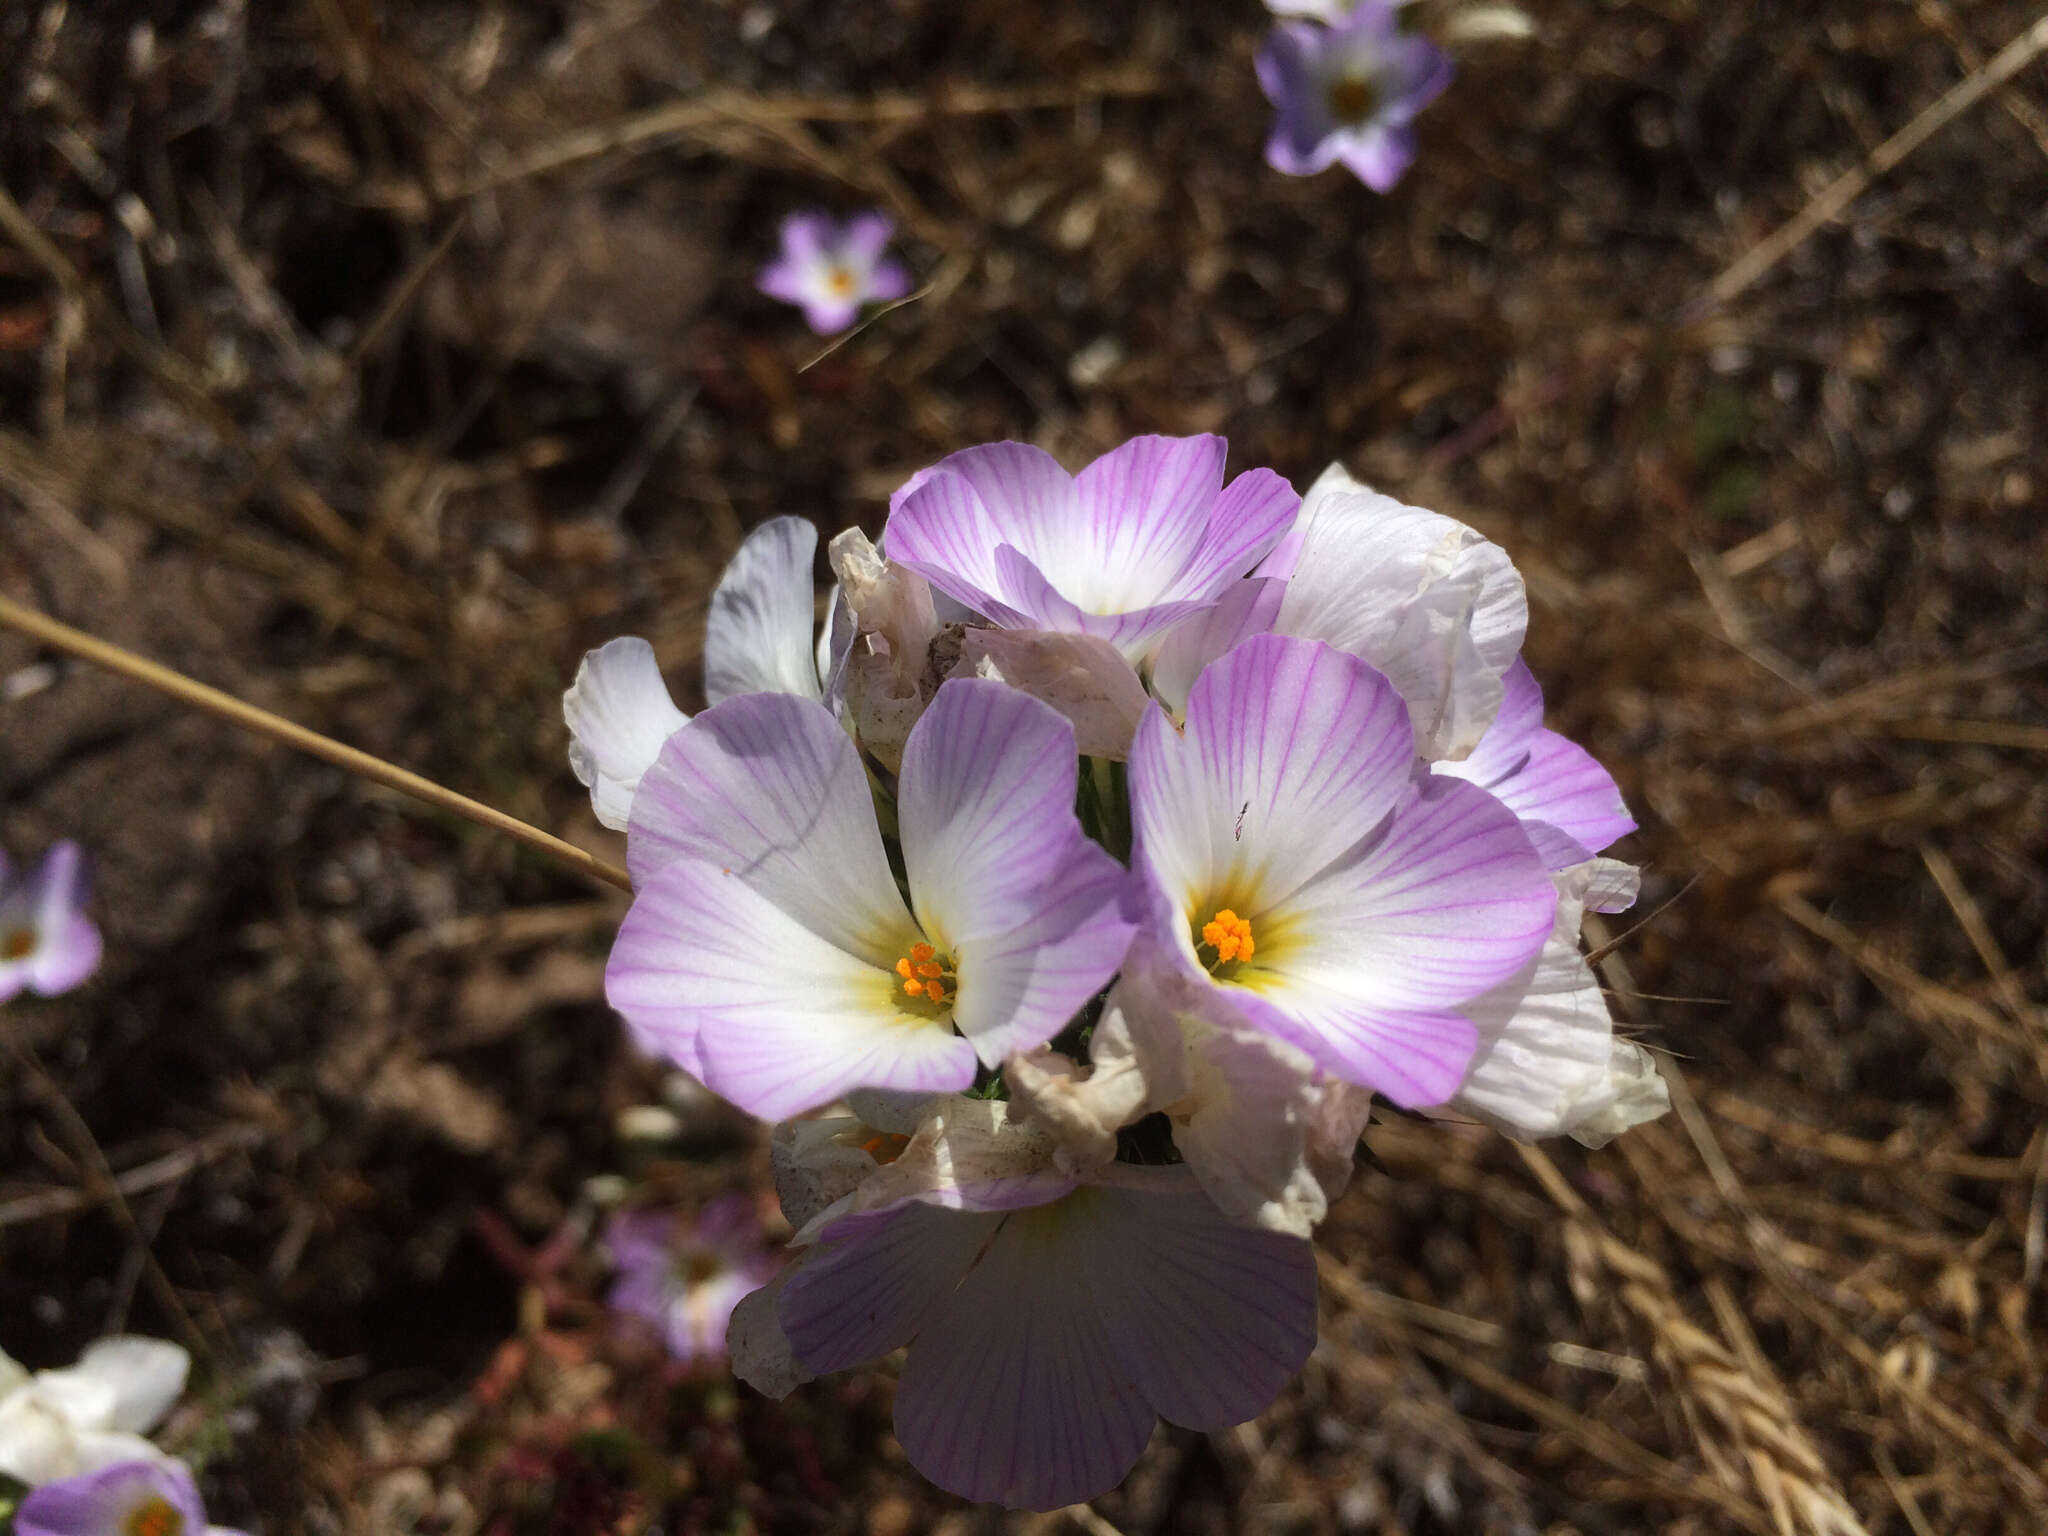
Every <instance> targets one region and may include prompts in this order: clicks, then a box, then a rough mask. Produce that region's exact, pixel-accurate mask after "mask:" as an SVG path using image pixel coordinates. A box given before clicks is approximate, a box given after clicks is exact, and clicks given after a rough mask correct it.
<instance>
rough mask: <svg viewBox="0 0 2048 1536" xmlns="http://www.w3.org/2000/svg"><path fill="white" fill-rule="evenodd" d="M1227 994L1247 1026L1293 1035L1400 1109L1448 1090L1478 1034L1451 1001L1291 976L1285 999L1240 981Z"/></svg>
mask: <svg viewBox="0 0 2048 1536" xmlns="http://www.w3.org/2000/svg"><path fill="white" fill-rule="evenodd" d="M1229 996H1230V1000H1231V1002H1232V1004H1233V1005H1234V1006H1235V1007H1236V1009H1237V1011H1238V1012H1239V1013H1241V1014H1242V1015H1243V1016H1244V1018H1245V1021H1246V1023H1247V1024H1249V1025H1250V1026H1251V1027H1252V1028H1254V1029H1257V1030H1262V1031H1263V1032H1265V1033H1266V1034H1269V1035H1275V1036H1277V1037H1279V1038H1280V1039H1282V1040H1286V1041H1291V1042H1292V1043H1293V1044H1295V1045H1297V1046H1299V1047H1300V1048H1301V1049H1302V1050H1303V1051H1305V1052H1306V1053H1307V1054H1308V1055H1309V1056H1311V1057H1313V1058H1314V1059H1315V1061H1316V1063H1317V1064H1318V1065H1319V1066H1321V1067H1322V1068H1323V1069H1324V1070H1325V1071H1327V1072H1329V1073H1330V1074H1331V1075H1332V1076H1335V1077H1338V1078H1341V1079H1343V1080H1344V1081H1345V1082H1347V1083H1355V1084H1357V1085H1358V1086H1360V1087H1362V1088H1369V1089H1371V1090H1372V1091H1373V1092H1374V1093H1378V1094H1383V1095H1384V1096H1385V1097H1387V1098H1388V1099H1391V1100H1392V1101H1393V1102H1394V1103H1396V1104H1398V1105H1400V1106H1401V1107H1402V1108H1404V1109H1412V1108H1414V1107H1416V1106H1417V1105H1422V1104H1436V1103H1441V1102H1442V1101H1443V1099H1444V1098H1445V1097H1446V1096H1447V1095H1449V1094H1450V1093H1452V1092H1453V1091H1454V1090H1455V1089H1456V1088H1457V1086H1458V1083H1459V1081H1460V1080H1461V1079H1462V1078H1463V1076H1464V1072H1465V1067H1466V1064H1467V1063H1468V1062H1470V1061H1471V1059H1472V1051H1473V1047H1474V1044H1475V1042H1476V1041H1477V1038H1478V1036H1477V1032H1476V1031H1475V1030H1474V1029H1473V1027H1472V1021H1471V1020H1470V1019H1468V1018H1466V1017H1464V1015H1462V1014H1459V1013H1454V1012H1452V1011H1451V1010H1450V1009H1447V1008H1446V1009H1438V1010H1433V1011H1432V1010H1425V1009H1416V1010H1402V1009H1396V1008H1388V1007H1381V1006H1375V1005H1373V1004H1371V1003H1361V1002H1360V1001H1359V1000H1358V999H1356V998H1354V997H1352V996H1351V995H1350V994H1349V993H1347V992H1345V991H1342V990H1340V989H1337V988H1333V987H1330V986H1327V985H1324V984H1322V983H1320V982H1316V981H1306V980H1290V982H1289V983H1288V986H1287V995H1286V999H1285V1006H1284V1007H1282V1006H1280V1005H1279V1004H1278V1003H1277V1002H1276V1001H1275V1000H1274V999H1273V998H1271V997H1268V996H1265V995H1262V994H1260V993H1258V992H1253V991H1249V990H1245V989H1237V988H1234V989H1232V990H1231V991H1230V993H1229Z"/></svg>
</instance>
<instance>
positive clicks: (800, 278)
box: [755, 256, 818, 305]
mask: <svg viewBox="0 0 2048 1536" xmlns="http://www.w3.org/2000/svg"><path fill="white" fill-rule="evenodd" d="M755 286H756V287H758V288H759V289H760V290H761V291H762V292H763V293H765V294H767V295H768V297H769V298H771V299H780V300H782V302H783V303H785V304H805V305H807V304H809V303H810V302H811V295H812V294H813V292H814V291H815V290H816V289H817V286H818V276H817V269H816V267H815V266H814V265H812V264H811V263H810V262H807V261H798V260H795V259H793V258H791V257H787V256H785V257H783V258H782V259H781V260H779V261H774V262H770V263H769V264H768V265H767V266H765V267H763V268H762V269H761V275H760V276H759V277H758V278H756V279H755Z"/></svg>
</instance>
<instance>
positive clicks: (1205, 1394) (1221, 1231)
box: [1070, 1169, 1316, 1430]
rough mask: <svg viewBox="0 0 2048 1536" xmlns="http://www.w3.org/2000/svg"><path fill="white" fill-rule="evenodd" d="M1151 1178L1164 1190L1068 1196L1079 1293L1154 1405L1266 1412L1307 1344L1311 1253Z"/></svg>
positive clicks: (1204, 1417) (1164, 1413) (1193, 1412)
mask: <svg viewBox="0 0 2048 1536" xmlns="http://www.w3.org/2000/svg"><path fill="white" fill-rule="evenodd" d="M1167 1171H1168V1170H1158V1172H1160V1173H1165V1172H1167ZM1143 1172H1144V1173H1148V1174H1149V1173H1152V1172H1154V1170H1151V1169H1146V1170H1143ZM1152 1182H1157V1183H1159V1184H1161V1185H1162V1186H1163V1187H1162V1188H1161V1189H1160V1190H1159V1191H1158V1192H1153V1191H1151V1190H1147V1189H1144V1188H1143V1187H1125V1188H1113V1189H1102V1190H1083V1191H1081V1192H1080V1193H1078V1194H1076V1195H1075V1196H1074V1197H1072V1201H1071V1203H1072V1204H1074V1205H1076V1206H1078V1207H1080V1209H1079V1210H1078V1211H1077V1212H1076V1214H1075V1216H1074V1217H1072V1218H1070V1219H1071V1220H1072V1221H1073V1222H1074V1224H1075V1225H1076V1226H1079V1227H1081V1228H1082V1231H1081V1233H1080V1234H1078V1235H1080V1236H1081V1237H1082V1238H1083V1240H1084V1241H1085V1244H1086V1248H1085V1253H1086V1257H1085V1259H1084V1261H1083V1262H1084V1263H1085V1265H1086V1274H1087V1276H1088V1282H1089V1283H1088V1292H1089V1295H1090V1298H1091V1300H1092V1301H1093V1304H1094V1305H1095V1306H1096V1307H1097V1308H1098V1309H1099V1310H1100V1314H1101V1318H1102V1331H1103V1334H1104V1335H1105V1336H1106V1337H1107V1338H1108V1340H1109V1341H1110V1344H1111V1346H1112V1348H1114V1349H1115V1351H1116V1353H1117V1356H1118V1359H1119V1360H1120V1362H1121V1364H1122V1366H1123V1369H1124V1372H1125V1373H1126V1374H1127V1375H1128V1376H1129V1377H1130V1378H1131V1380H1133V1381H1134V1382H1136V1383H1137V1387H1138V1390H1139V1392H1140V1393H1141V1394H1142V1395H1143V1396H1144V1398H1145V1400H1146V1401H1147V1402H1148V1403H1149V1404H1150V1405H1151V1407H1152V1409H1153V1411H1154V1412H1156V1413H1157V1414H1158V1415H1159V1416H1160V1417H1161V1418H1163V1419H1165V1420H1167V1421H1168V1422H1169V1423H1173V1424H1180V1425H1184V1426H1185V1427H1187V1428H1189V1429H1198V1430H1219V1429H1227V1428H1228V1427H1229V1426H1231V1425H1233V1424H1240V1423H1243V1422H1244V1421H1245V1420H1246V1419H1250V1418H1255V1417H1257V1416H1258V1415H1259V1414H1261V1413H1263V1412H1264V1411H1265V1410H1266V1408H1267V1407H1268V1406H1270V1405H1271V1403H1272V1401H1273V1399H1274V1398H1275V1397H1277V1396H1279V1394H1280V1391H1281V1389H1282V1388H1283V1387H1285V1386H1286V1385H1287V1383H1288V1382H1289V1381H1290V1380H1292V1379H1293V1377H1294V1375H1295V1373H1296V1372H1297V1371H1299V1370H1300V1369H1301V1367H1302V1363H1303V1362H1304V1361H1306V1360H1307V1359H1308V1354H1309V1351H1310V1350H1311V1349H1313V1348H1314V1347H1315V1342H1316V1269H1315V1258H1314V1255H1313V1252H1312V1250H1311V1249H1310V1247H1309V1245H1308V1243H1307V1242H1306V1241H1304V1240H1303V1239H1302V1238H1299V1237H1289V1236H1284V1235H1282V1234H1280V1233H1277V1232H1261V1231H1256V1230H1253V1229H1251V1228H1248V1227H1241V1226H1237V1225H1235V1224H1233V1223H1231V1222H1230V1221H1227V1220H1226V1219H1225V1218H1224V1216H1223V1214H1222V1213H1221V1212H1220V1211H1218V1210H1217V1209H1216V1207H1215V1206H1214V1205H1212V1204H1211V1203H1210V1201H1209V1198H1208V1197H1207V1196H1206V1195H1204V1194H1202V1193H1201V1192H1200V1191H1199V1190H1192V1191H1190V1190H1186V1189H1184V1188H1182V1189H1178V1190H1176V1189H1175V1188H1174V1187H1173V1182H1174V1181H1171V1180H1163V1179H1162V1180H1156V1181H1152Z"/></svg>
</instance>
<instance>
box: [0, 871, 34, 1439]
mask: <svg viewBox="0 0 2048 1536" xmlns="http://www.w3.org/2000/svg"><path fill="white" fill-rule="evenodd" d="M6 879H7V865H6V862H5V856H4V855H0V883H4V882H5V881H6ZM27 1385H28V1371H27V1370H26V1369H24V1368H23V1366H22V1364H21V1362H20V1361H18V1360H16V1359H15V1358H14V1357H13V1356H12V1355H10V1354H8V1353H7V1351H6V1350H4V1349H0V1402H5V1401H6V1400H7V1399H8V1398H9V1397H10V1396H12V1395H13V1394H14V1393H15V1392H17V1391H19V1390H20V1389H21V1388H23V1387H25V1386H27Z"/></svg>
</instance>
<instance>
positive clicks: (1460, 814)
mask: <svg viewBox="0 0 2048 1536" xmlns="http://www.w3.org/2000/svg"><path fill="white" fill-rule="evenodd" d="M1414 769H1415V748H1414V733H1413V730H1412V728H1411V726H1410V724H1409V719H1408V711H1407V708H1406V707H1405V706H1404V705H1403V703H1402V702H1401V697H1400V695H1399V694H1398V693H1397V692H1396V691H1395V690H1394V687H1393V685H1392V684H1391V683H1390V682H1388V681H1387V679H1386V678H1385V677H1384V676H1382V675H1381V674H1380V673H1378V672H1376V671H1374V670H1373V669H1372V668H1371V667H1369V666H1367V665H1366V664H1365V663H1364V662H1362V661H1359V660H1358V659H1357V658H1355V657H1352V656H1348V655H1345V654H1344V653H1342V652H1340V651H1336V650H1333V649H1332V648H1331V647H1329V646H1327V645H1324V644H1321V643H1320V642H1316V641H1308V640H1298V639H1288V638H1283V637H1279V636H1272V635H1262V636H1258V637H1256V638H1254V639H1251V640H1248V641H1246V642H1245V643H1244V644H1242V645H1240V646H1238V647H1237V648H1236V649H1235V650H1233V651H1231V652H1230V653H1229V654H1227V655H1226V656H1224V657H1223V658H1222V659H1221V660H1220V661H1217V662H1215V663H1213V664H1211V665H1210V666H1209V667H1208V668H1207V669H1206V670H1205V671H1204V672H1203V673H1202V675H1201V677H1200V678H1199V679H1198V680H1197V681H1196V683H1195V686H1194V689H1193V691H1192V692H1191V693H1190V695H1189V697H1188V705H1187V725H1186V730H1185V734H1182V733H1178V732H1176V731H1175V730H1174V728H1173V726H1172V725H1171V723H1170V722H1169V721H1168V719H1167V717H1166V716H1165V715H1164V714H1163V713H1161V714H1155V715H1153V716H1151V717H1150V718H1148V719H1147V720H1146V721H1145V722H1144V723H1143V724H1142V725H1141V726H1140V727H1139V728H1138V735H1137V739H1136V740H1135V741H1134V742H1133V743H1132V747H1131V770H1130V784H1131V819H1132V832H1133V848H1132V866H1133V869H1134V870H1135V871H1136V872H1137V873H1138V874H1139V875H1140V876H1141V877H1142V878H1143V880H1144V882H1145V886H1146V892H1147V896H1148V899H1149V910H1148V918H1149V922H1150V932H1151V936H1152V938H1153V939H1154V940H1155V941H1156V942H1157V943H1158V944H1159V946H1160V948H1161V949H1162V950H1163V951H1164V952H1165V953H1166V954H1167V955H1168V956H1170V957H1173V958H1174V959H1176V960H1177V961H1178V963H1179V964H1180V965H1181V967H1182V968H1183V970H1184V971H1185V972H1186V973H1187V974H1189V975H1190V976H1192V977H1195V978H1196V979H1206V980H1207V982H1208V984H1209V985H1211V986H1212V987H1214V988H1215V989H1217V990H1218V992H1219V993H1220V994H1221V995H1222V996H1223V997H1224V998H1225V999H1226V1000H1227V1001H1228V1002H1229V1003H1230V1004H1231V1005H1232V1007H1233V1008H1234V1010H1235V1011H1236V1012H1237V1013H1238V1014H1239V1015H1240V1016H1241V1017H1242V1018H1243V1019H1244V1020H1245V1021H1246V1022H1247V1023H1248V1024H1249V1025H1250V1026H1251V1027H1253V1028H1255V1029H1256V1030H1258V1031H1259V1032H1261V1033H1265V1034H1269V1035H1273V1036H1275V1037H1277V1038H1278V1039H1281V1040H1284V1041H1286V1042H1287V1043H1288V1044H1290V1045H1292V1046H1294V1047H1295V1048H1296V1049H1298V1050H1300V1051H1302V1052H1304V1053H1306V1054H1307V1055H1308V1056H1309V1058H1310V1059H1312V1060H1313V1061H1314V1062H1315V1063H1316V1064H1317V1065H1318V1066H1320V1067H1322V1068H1323V1069H1325V1070H1326V1071H1328V1072H1329V1073H1331V1074H1332V1075H1333V1076H1335V1077H1337V1078H1340V1079H1342V1080H1343V1081H1346V1082H1350V1083H1355V1084H1358V1085H1360V1086H1362V1087H1366V1088H1371V1089H1373V1090H1374V1091H1376V1092H1379V1093H1383V1094H1385V1095H1386V1096H1387V1097H1388V1098H1390V1099H1392V1100H1394V1101H1395V1102H1396V1103H1399V1104H1403V1105H1420V1104H1435V1103H1438V1102H1441V1101H1442V1100H1443V1099H1445V1098H1447V1097H1448V1096H1449V1095H1450V1094H1452V1093H1453V1092H1455V1091H1456V1089H1457V1086H1458V1083H1459V1080H1460V1078H1461V1077H1462V1075H1463V1073H1464V1071H1465V1068H1466V1066H1467V1064H1468V1063H1469V1062H1470V1060H1471V1058H1472V1053H1473V1050H1474V1048H1475V1045H1476V1042H1477V1035H1476V1032H1475V1030H1474V1027H1473V1025H1472V1023H1471V1021H1470V1020H1469V1019H1467V1018H1466V1017H1465V1016H1464V1015H1463V1014H1462V1013H1461V1012H1459V1005H1460V1004H1461V1003H1463V1002H1465V1001H1466V1000H1467V999H1469V998H1472V997H1474V996H1476V995H1478V994H1479V993H1482V992H1484V991H1486V990H1487V989H1488V988H1490V987H1493V986H1495V985H1496V984H1498V983H1499V982H1501V981H1504V980H1505V979H1506V978H1507V977H1509V976H1511V975H1512V974H1514V972H1515V971H1516V970H1517V969H1518V968H1519V967H1520V966H1522V965H1523V964H1524V963H1525V962H1526V961H1528V960H1529V959H1530V958H1531V957H1532V956H1533V955H1535V954H1536V953H1537V951H1538V950H1540V949H1541V948H1542V946H1543V942H1544V940H1545V939H1546V938H1547V937H1548V935H1549V933H1550V930H1551V923H1552V918H1553V916H1554V914H1555V911H1556V906H1557V893H1556V891H1555V889H1554V888H1553V887H1552V885H1551V882H1550V880H1549V878H1548V875H1547V874H1546V872H1545V870H1544V867H1543V862H1542V860H1541V859H1540V858H1539V857H1538V856H1537V854H1536V850H1535V848H1534V847H1533V846H1532V844H1531V843H1530V841H1529V838H1528V836H1527V835H1526V834H1525V833H1524V832H1523V831H1522V829H1521V826H1520V824H1519V823H1518V822H1517V820H1516V819H1515V816H1514V814H1513V813H1512V812H1510V811H1509V810H1507V809H1506V808H1505V807H1503V806H1502V805H1501V804H1500V803H1499V802H1498V801H1496V800H1494V798H1493V797H1492V796H1490V795H1488V794H1487V793H1485V792H1484V791H1483V790H1480V789H1479V788H1477V786H1474V785H1471V784H1466V783H1463V782H1461V781H1459V780H1455V779H1449V778H1441V777H1436V776H1431V775H1424V776H1422V777H1420V778H1418V777H1417V775H1416V773H1415V771H1414Z"/></svg>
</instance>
